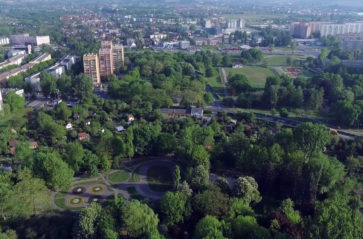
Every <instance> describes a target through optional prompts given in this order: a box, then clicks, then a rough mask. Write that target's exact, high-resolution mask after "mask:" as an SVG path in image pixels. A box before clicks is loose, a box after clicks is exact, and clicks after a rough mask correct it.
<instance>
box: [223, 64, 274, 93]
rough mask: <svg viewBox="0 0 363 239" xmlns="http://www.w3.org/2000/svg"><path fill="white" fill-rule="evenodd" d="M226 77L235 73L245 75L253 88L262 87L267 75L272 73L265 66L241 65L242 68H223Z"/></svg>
mask: <svg viewBox="0 0 363 239" xmlns="http://www.w3.org/2000/svg"><path fill="white" fill-rule="evenodd" d="M225 70H226V72H227V74H228V78H229V77H232V76H234V75H236V74H243V75H245V76H246V77H247V78H248V79H249V80H250V81H251V84H252V87H254V88H264V87H265V82H266V78H267V77H268V76H274V73H273V72H272V71H271V70H270V69H267V68H265V67H260V66H243V68H235V69H233V68H225Z"/></svg>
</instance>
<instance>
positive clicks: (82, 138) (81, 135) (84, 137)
mask: <svg viewBox="0 0 363 239" xmlns="http://www.w3.org/2000/svg"><path fill="white" fill-rule="evenodd" d="M87 136H88V134H87V133H86V132H81V133H79V134H78V139H79V140H84V139H86V138H87Z"/></svg>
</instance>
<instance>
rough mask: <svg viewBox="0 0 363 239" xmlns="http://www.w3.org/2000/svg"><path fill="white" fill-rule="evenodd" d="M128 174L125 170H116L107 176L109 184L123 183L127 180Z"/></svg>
mask: <svg viewBox="0 0 363 239" xmlns="http://www.w3.org/2000/svg"><path fill="white" fill-rule="evenodd" d="M129 177H130V173H129V172H126V171H125V170H118V171H116V172H113V173H111V174H110V175H108V179H109V180H110V182H111V183H118V182H125V181H126V180H127V179H129Z"/></svg>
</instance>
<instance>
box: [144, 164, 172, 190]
mask: <svg viewBox="0 0 363 239" xmlns="http://www.w3.org/2000/svg"><path fill="white" fill-rule="evenodd" d="M147 181H148V182H149V186H150V189H151V190H154V191H157V192H165V191H168V190H171V189H172V184H173V179H172V175H171V173H170V171H169V168H167V167H164V166H152V167H150V168H149V170H148V171H147Z"/></svg>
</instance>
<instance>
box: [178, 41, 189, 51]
mask: <svg viewBox="0 0 363 239" xmlns="http://www.w3.org/2000/svg"><path fill="white" fill-rule="evenodd" d="M189 47H190V41H180V42H179V48H180V49H182V50H185V49H188V48H189Z"/></svg>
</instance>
